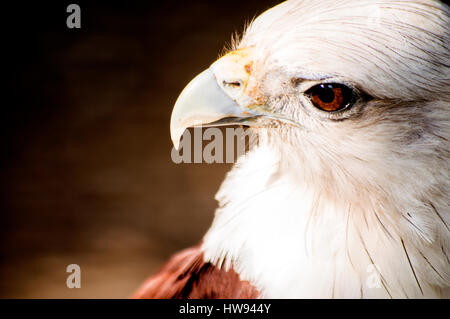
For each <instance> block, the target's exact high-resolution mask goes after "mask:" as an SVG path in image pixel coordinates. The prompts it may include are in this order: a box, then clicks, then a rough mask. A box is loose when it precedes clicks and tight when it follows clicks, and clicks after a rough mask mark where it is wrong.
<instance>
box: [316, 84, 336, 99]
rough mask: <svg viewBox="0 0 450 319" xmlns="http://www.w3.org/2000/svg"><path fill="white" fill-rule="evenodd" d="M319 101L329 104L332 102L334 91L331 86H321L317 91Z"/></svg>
mask: <svg viewBox="0 0 450 319" xmlns="http://www.w3.org/2000/svg"><path fill="white" fill-rule="evenodd" d="M318 91H319V92H318V94H317V95H318V96H319V99H320V100H321V101H322V102H324V103H331V102H333V101H334V91H333V88H332V86H331V85H327V86H325V85H321V86H320V89H319V90H318Z"/></svg>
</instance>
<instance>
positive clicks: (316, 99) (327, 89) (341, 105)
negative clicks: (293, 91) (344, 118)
mask: <svg viewBox="0 0 450 319" xmlns="http://www.w3.org/2000/svg"><path fill="white" fill-rule="evenodd" d="M305 93H306V94H307V95H308V96H309V97H310V99H311V102H312V103H313V104H314V106H315V107H317V108H318V109H320V110H322V111H326V112H335V111H340V110H343V109H346V108H347V107H349V106H350V105H351V104H352V103H353V102H354V95H355V94H354V92H353V90H352V89H350V88H349V87H347V86H345V85H343V84H338V83H325V84H318V85H315V86H313V87H312V88H310V89H309V90H308V91H306V92H305Z"/></svg>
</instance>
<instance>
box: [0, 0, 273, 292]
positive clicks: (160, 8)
mask: <svg viewBox="0 0 450 319" xmlns="http://www.w3.org/2000/svg"><path fill="white" fill-rule="evenodd" d="M72 2H74V3H77V4H79V5H80V7H81V29H68V28H67V27H66V18H67V16H68V15H69V14H68V13H66V7H67V5H68V4H70V3H72ZM277 2H278V1H269V0H265V1H261V0H251V1H235V0H231V1H230V0H228V1H214V2H212V1H206V0H204V1H198V0H196V1H186V2H182V1H177V2H172V1H163V2H160V1H158V2H153V1H141V2H136V1H135V2H130V1H120V2H119V1H116V2H113V1H70V2H69V1H54V2H51V1H46V2H45V3H44V2H43V1H39V2H37V1H34V2H31V1H29V3H24V2H16V3H15V4H5V5H4V4H2V24H3V33H6V34H5V35H4V36H3V39H2V51H3V53H4V54H5V57H4V58H3V62H4V65H3V78H4V81H5V82H4V85H3V91H4V95H3V99H2V105H1V111H2V114H1V115H0V118H1V123H0V124H1V137H0V138H1V140H0V142H1V159H0V160H1V162H0V174H1V182H0V187H1V201H0V222H1V225H0V227H1V232H0V297H2V298H5V297H8V298H122V297H128V296H130V294H131V293H132V292H133V291H134V290H135V289H136V288H137V287H138V286H139V285H140V284H141V283H142V281H143V280H144V279H145V278H147V277H148V276H149V275H151V274H152V273H154V272H155V271H156V270H158V268H159V267H160V266H161V265H162V263H163V262H164V261H165V260H167V258H168V257H169V256H170V255H171V254H172V253H174V252H175V251H177V250H179V249H182V248H184V247H187V246H190V245H193V244H196V243H197V242H198V241H199V240H200V239H201V238H202V236H203V234H204V233H205V231H206V230H207V229H208V227H209V225H210V223H211V221H212V218H213V213H214V209H215V207H216V202H215V200H214V194H215V192H216V191H217V189H218V187H219V185H220V183H221V181H222V180H223V177H224V176H225V173H226V172H227V171H228V170H229V169H230V167H231V166H230V165H229V164H179V165H176V164H174V163H172V161H171V157H170V151H171V148H172V145H171V141H170V137H169V119H170V113H171V110H172V106H173V104H174V102H175V100H176V98H177V96H178V94H179V93H180V91H181V90H182V89H183V87H184V86H185V85H186V84H187V82H188V81H189V80H191V79H192V78H193V77H194V76H195V75H196V74H197V73H199V72H200V71H202V70H203V69H205V68H206V67H208V66H209V64H210V63H212V62H213V61H214V60H215V59H216V58H217V57H218V55H219V54H220V53H221V51H222V49H223V47H224V45H225V44H226V43H227V42H230V39H231V34H232V33H233V32H236V31H237V32H241V31H242V28H243V26H244V24H245V23H246V22H247V21H249V20H250V19H251V18H253V17H254V16H255V15H257V14H260V13H261V12H263V11H264V10H266V9H268V8H270V7H271V6H273V5H275V4H276V3H277ZM72 263H75V264H78V265H80V267H81V271H82V274H81V275H82V276H81V289H68V288H67V287H66V278H67V276H68V275H69V274H68V273H66V266H67V265H69V264H72Z"/></svg>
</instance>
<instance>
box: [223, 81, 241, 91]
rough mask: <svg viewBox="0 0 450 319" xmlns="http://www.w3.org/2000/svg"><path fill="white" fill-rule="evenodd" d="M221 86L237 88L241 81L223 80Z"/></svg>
mask: <svg viewBox="0 0 450 319" xmlns="http://www.w3.org/2000/svg"><path fill="white" fill-rule="evenodd" d="M222 83H223V86H224V87H226V88H230V89H239V88H241V87H242V82H241V81H230V82H229V81H223V82H222Z"/></svg>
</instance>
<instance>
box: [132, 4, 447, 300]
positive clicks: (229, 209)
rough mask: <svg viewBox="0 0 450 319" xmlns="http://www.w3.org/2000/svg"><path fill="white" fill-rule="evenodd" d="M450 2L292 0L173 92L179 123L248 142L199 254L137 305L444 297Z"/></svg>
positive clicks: (166, 271) (150, 287) (184, 259)
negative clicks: (237, 131)
mask: <svg viewBox="0 0 450 319" xmlns="http://www.w3.org/2000/svg"><path fill="white" fill-rule="evenodd" d="M449 26H450V8H449V7H448V6H447V5H446V4H444V3H443V2H440V1H437V0H436V1H435V0H408V1H404V0H300V1H296V0H289V1H286V2H283V3H281V4H279V5H277V6H275V7H273V8H271V9H269V10H267V11H265V12H263V13H262V14H261V15H260V16H258V17H257V18H256V19H254V20H253V21H252V22H251V23H250V24H249V25H248V26H247V27H246V29H245V31H244V32H243V34H242V36H241V37H240V38H239V39H237V40H236V41H234V42H233V45H232V48H231V49H229V50H228V52H226V53H225V54H224V55H223V56H222V57H220V58H219V59H218V60H217V61H215V62H214V63H212V65H210V67H209V68H208V69H206V70H205V71H203V72H202V73H200V74H199V75H198V76H197V77H195V78H194V79H193V80H192V81H191V82H190V83H189V84H188V85H187V86H186V88H185V89H184V90H183V92H182V93H181V94H180V96H179V97H178V99H177V101H176V103H175V106H174V109H173V111H172V117H171V123H170V131H171V137H172V141H173V143H174V145H175V147H178V145H179V140H180V138H181V136H182V134H183V132H184V131H185V129H186V128H189V127H198V126H203V127H208V126H220V125H242V126H245V127H248V130H249V131H250V132H251V133H250V134H252V135H253V136H256V137H257V138H258V143H256V144H255V145H254V146H252V147H251V149H250V150H248V152H246V153H245V154H244V155H242V156H240V157H239V158H238V160H237V161H236V163H235V165H234V166H233V168H232V170H231V171H230V172H229V173H228V174H227V176H226V178H225V180H224V181H223V183H222V185H221V187H220V189H219V191H218V193H217V195H216V200H217V201H218V208H217V210H216V211H215V217H214V221H213V223H212V225H211V227H210V229H209V230H208V231H207V233H206V234H205V236H204V237H203V239H202V241H201V242H200V243H199V244H198V246H195V247H191V248H188V249H186V250H184V251H181V252H179V253H177V254H175V255H174V256H173V257H172V258H171V259H170V260H169V261H168V263H167V264H166V265H165V266H163V267H162V269H161V270H160V271H159V272H158V273H156V274H155V275H153V276H152V277H150V278H149V279H148V280H147V281H146V282H144V283H143V285H142V286H141V287H140V288H139V289H138V290H137V291H136V292H135V294H134V296H133V297H135V298H448V297H449V296H450V263H449V256H450V236H449V235H450V230H449V222H450V170H449V165H450V143H449V138H450V50H449V38H450V27H449Z"/></svg>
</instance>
